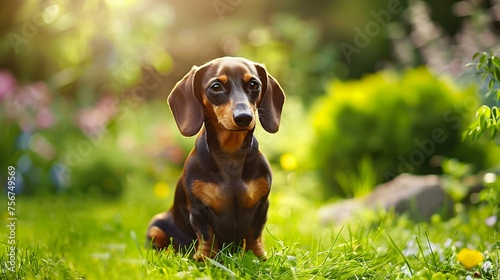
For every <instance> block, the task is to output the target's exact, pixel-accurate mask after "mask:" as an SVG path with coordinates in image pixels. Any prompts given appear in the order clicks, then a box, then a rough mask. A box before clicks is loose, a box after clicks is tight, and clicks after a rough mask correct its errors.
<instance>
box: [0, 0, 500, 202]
mask: <svg viewBox="0 0 500 280" xmlns="http://www.w3.org/2000/svg"><path fill="white" fill-rule="evenodd" d="M495 9H498V3H496V2H494V1H487V0H484V1H469V0H464V1H454V0H443V1H437V2H436V1H432V0H427V1H422V0H410V1H397V0H379V1H371V0H353V1H339V0H336V1H326V0H321V1H317V2H315V5H311V4H310V3H308V2H305V1H300V0H291V1H264V0H256V1H201V2H200V1H181V0H170V1H161V0H146V1H138V0H123V1H117V0H92V1H69V0H45V1H36V0H23V1H3V2H1V3H0V103H1V104H0V117H1V118H2V123H0V133H1V134H0V144H1V146H0V156H1V157H2V162H1V163H0V169H1V170H5V169H6V166H8V165H13V166H15V167H16V168H17V169H18V170H19V171H20V172H18V174H19V178H18V182H19V188H18V191H19V192H25V193H32V194H38V193H47V192H49V193H52V192H60V191H67V190H71V191H75V192H90V193H102V194H109V195H111V196H119V195H120V194H121V192H122V191H123V188H126V187H127V186H138V185H140V184H156V183H158V182H166V183H168V184H173V183H175V179H173V178H176V177H177V173H176V171H178V168H179V167H180V166H181V165H182V160H183V157H184V156H185V153H186V152H187V151H188V150H189V149H190V148H191V143H192V139H183V138H181V137H179V134H178V132H177V128H176V126H175V125H174V124H173V123H172V121H171V116H170V114H169V113H168V109H167V107H166V105H165V102H164V100H165V98H166V95H167V93H168V91H169V90H170V89H171V88H172V86H173V85H174V83H175V82H176V81H178V80H179V79H180V78H181V77H182V76H183V75H184V74H185V73H186V72H187V71H188V70H189V69H190V68H191V67H192V65H200V64H202V63H204V62H206V61H208V60H210V59H212V58H215V57H219V56H223V55H233V56H245V57H248V58H249V59H251V60H255V61H258V62H261V63H265V64H266V66H267V68H268V70H269V72H270V73H271V74H272V75H273V76H275V77H276V78H277V79H278V81H280V83H281V85H282V86H283V88H284V89H285V92H286V94H287V97H288V99H287V103H286V105H285V111H284V116H283V122H282V125H281V130H280V133H278V134H277V135H272V136H270V135H268V134H267V133H265V132H262V131H257V135H258V139H259V141H260V142H261V144H262V145H261V147H262V149H263V150H264V152H265V153H266V155H268V156H269V159H270V161H271V163H272V164H274V165H276V166H278V163H279V164H280V165H281V167H282V168H283V169H284V170H285V171H286V172H287V174H288V175H289V176H295V175H296V174H297V171H299V170H300V171H307V172H308V173H307V176H309V177H310V179H311V180H312V181H314V180H315V178H316V177H315V176H316V175H315V174H314V172H315V171H314V169H305V168H303V167H305V166H306V165H308V163H311V162H314V161H317V158H318V159H319V160H320V161H318V163H319V166H321V165H323V166H324V164H326V163H325V161H326V160H325V159H322V158H327V157H328V154H330V153H331V154H339V155H341V154H343V153H347V151H351V152H352V151H354V150H356V149H357V150H358V151H357V152H354V153H355V154H356V156H355V157H353V158H351V159H348V160H346V161H350V162H352V164H343V163H342V164H340V163H341V162H343V161H344V160H345V159H342V160H340V161H339V162H338V163H335V164H334V165H335V166H336V165H337V164H340V165H339V169H336V168H334V169H332V170H337V171H338V172H337V171H335V172H333V173H332V172H330V171H329V170H323V171H322V172H326V173H331V174H335V175H334V176H333V177H339V176H340V177H342V176H343V178H344V180H343V181H344V182H345V183H344V185H346V186H348V187H346V188H345V192H346V193H347V192H349V191H350V192H351V193H352V194H351V195H354V193H358V192H359V193H363V192H365V191H366V190H367V189H369V188H370V185H372V183H371V182H372V181H374V182H378V181H380V180H381V178H380V176H382V178H383V174H382V175H380V174H378V173H375V172H374V173H373V176H374V177H377V176H378V179H376V178H372V172H371V168H370V167H369V165H370V164H367V162H369V161H371V162H372V164H373V166H374V169H373V170H378V169H379V168H387V167H384V164H385V163H384V162H385V161H382V165H380V164H379V158H380V156H381V153H385V152H386V150H390V151H389V152H391V150H392V149H393V148H394V147H396V148H395V150H397V151H400V150H401V149H399V148H398V147H399V146H401V147H405V146H411V145H412V144H413V142H412V141H413V140H414V139H415V138H411V137H413V136H414V135H426V134H425V133H428V131H422V132H421V133H422V134H418V133H415V132H414V131H413V130H419V129H420V128H419V127H414V126H413V125H412V123H414V122H417V121H416V120H415V119H414V118H416V117H421V116H420V114H418V113H415V116H410V117H409V118H408V120H406V121H405V122H406V123H401V124H400V125H401V127H404V126H405V125H409V126H410V127H412V128H411V129H410V128H408V127H406V128H404V129H403V130H401V132H399V130H398V131H396V130H394V132H395V133H396V134H401V135H403V134H404V133H405V131H407V130H412V133H410V134H408V136H407V137H402V136H400V135H398V137H397V139H398V141H399V140H402V141H405V142H402V143H399V142H398V143H397V144H395V143H396V140H394V141H393V142H392V141H391V142H389V143H388V144H387V147H385V148H384V149H385V150H384V149H382V150H379V151H378V152H371V153H366V147H367V145H366V144H367V143H365V142H363V141H359V140H356V141H355V142H352V143H351V144H349V145H347V144H346V145H347V146H348V147H349V149H348V150H345V151H344V150H342V149H343V147H344V146H342V145H340V146H338V147H339V149H338V148H337V145H336V144H335V145H333V146H328V145H327V147H324V148H317V149H318V150H317V151H318V152H321V153H319V154H318V155H316V154H310V153H309V152H308V151H309V150H310V146H311V145H315V146H317V145H319V143H318V139H319V138H318V136H314V135H313V131H312V130H313V128H312V127H311V124H310V122H309V119H308V118H307V116H308V115H310V114H315V113H314V112H313V113H310V112H309V111H310V110H311V104H315V103H317V102H316V99H317V98H320V100H322V102H331V101H335V100H334V99H332V97H326V98H322V96H323V95H324V94H325V92H328V95H330V94H331V92H332V89H331V87H330V86H329V84H330V81H332V80H334V79H341V80H345V79H350V78H359V77H361V76H363V75H364V74H365V73H371V72H377V71H380V70H382V69H387V68H393V69H402V68H406V67H409V68H413V67H415V66H418V65H421V64H426V65H427V66H428V67H429V68H430V69H432V71H433V72H442V71H446V72H448V73H451V74H452V75H455V76H458V75H459V74H460V73H461V71H462V65H463V64H464V63H463V60H464V59H465V58H466V57H470V56H471V55H469V54H472V53H474V52H477V51H478V50H482V49H486V48H492V47H493V46H495V45H498V42H499V36H497V35H498V22H497V21H495V20H496V18H495V16H494V13H493V11H495ZM384 73H388V72H384ZM378 75H379V76H380V75H382V76H383V75H386V74H378ZM376 76H377V75H376ZM339 83H340V82H339ZM350 83H351V82H346V84H350ZM374 83H378V81H376V79H375V81H374ZM374 86H376V85H374ZM411 86H413V85H411ZM366 88H367V89H369V88H371V86H369V85H367V86H366ZM363 90H365V89H363ZM408 90H409V91H412V92H413V89H408ZM335 91H337V90H336V89H335ZM368 95H369V94H368ZM429 96H430V93H429ZM438 96H439V95H437V96H435V97H434V96H433V97H430V99H433V100H437V99H438ZM344 98H347V97H344ZM363 98H364V97H363V95H360V97H359V99H356V102H358V103H359V105H358V106H362V105H363V104H366V103H367V101H366V100H363ZM156 100H162V104H161V105H157V103H156ZM405 100H406V99H405ZM373 102H375V103H376V102H377V101H373V100H371V101H370V102H369V103H373ZM387 102H389V103H390V104H385V103H380V104H379V105H380V106H381V107H377V109H378V110H380V111H381V112H380V114H381V115H385V114H386V113H387V112H388V110H390V108H392V107H391V106H392V105H393V104H392V103H391V101H387ZM394 102H396V101H394ZM401 102H403V101H401ZM410 103H411V102H410ZM437 103H438V104H441V102H437ZM431 105H433V104H431ZM325 106H326V107H328V106H336V105H335V104H330V105H328V104H325ZM353 106H354V105H353ZM384 106H389V107H387V108H386V107H384ZM408 106H410V107H411V106H412V104H409V105H408ZM355 107H356V106H355ZM368 107H370V106H368ZM370 108H372V109H373V110H375V106H373V107H370ZM421 109H422V110H424V109H423V108H414V109H412V110H415V111H418V110H421ZM435 109H436V110H438V109H439V108H437V107H436V108H435ZM314 110H317V109H314ZM396 111H397V110H396ZM146 112H147V113H146ZM424 112H425V113H426V112H427V111H424ZM371 113H373V112H371ZM425 113H422V115H424V117H425V118H424V120H426V119H427V117H428V116H426V115H425ZM141 114H142V115H141ZM373 114H375V113H373ZM453 114H455V113H454V112H453ZM138 115H141V116H138ZM339 117H343V115H342V116H339ZM451 117H453V116H451ZM135 119H142V122H141V123H135ZM403 119H404V118H403ZM323 120H324V125H323V126H324V127H325V129H326V127H327V126H328V125H330V124H331V125H334V124H335V122H336V121H339V122H350V121H352V122H353V123H354V122H355V121H356V120H357V119H356V118H353V119H352V120H334V119H328V118H327V117H325V118H323ZM424 120H423V121H424ZM385 121H389V123H388V124H385V123H381V124H380V125H381V126H385V127H386V128H384V130H389V127H390V126H391V125H392V123H391V120H390V118H389V117H387V116H385V117H380V118H379V119H377V122H385ZM450 121H451V124H454V120H450ZM362 125H365V124H362ZM427 125H428V126H426V127H431V126H432V125H441V124H440V123H429V124H427ZM141 126H144V127H154V129H153V128H152V129H153V130H155V129H157V131H156V130H155V131H150V130H148V129H147V128H140V127H141ZM315 126H316V125H315ZM352 128H353V130H351V127H350V126H349V127H347V130H348V133H354V132H355V131H354V128H355V126H352ZM438 128H440V127H439V126H438ZM330 129H331V131H332V132H331V134H332V135H333V134H336V133H338V132H337V131H338V129H339V128H337V127H335V126H332V127H330ZM343 129H344V130H345V129H346V127H343ZM160 131H161V132H160ZM325 133H326V132H325ZM377 133H378V132H377ZM326 134H328V133H326ZM124 135H126V136H124ZM312 136H314V137H312ZM426 137H428V135H427V136H426ZM124 139H134V140H131V141H128V140H124ZM290 139H294V140H295V141H290ZM352 139H353V138H350V140H349V141H351V140H352ZM344 141H347V140H344ZM384 141H386V140H385V139H384ZM387 141H388V140H387ZM124 143H125V144H124ZM127 143H128V144H127ZM130 143H134V144H130ZM327 143H328V142H327ZM385 143H387V142H385ZM408 143H410V144H408ZM368 144H369V146H370V149H371V150H370V151H372V150H373V149H377V147H380V145H381V144H380V143H379V144H374V143H373V142H369V143H368ZM322 145H324V144H322ZM373 145H375V146H376V147H375V148H374V147H373ZM471 145H472V144H471ZM130 146H133V147H134V148H132V149H131V148H130ZM485 149H486V148H485ZM145 151H155V152H154V153H152V154H151V153H149V152H145ZM472 151H475V150H474V149H472ZM468 152H470V151H469V150H467V149H464V150H463V151H461V152H460V153H462V154H467V153H468ZM392 154H395V152H394V151H392ZM388 155H389V154H388ZM463 158H464V159H465V160H467V159H468V158H469V157H468V156H464V157H463ZM361 159H365V160H364V161H360V162H361V163H360V164H358V163H356V160H361ZM393 160H394V159H393ZM476 161H481V160H480V159H477V160H476ZM389 162H390V160H389ZM311 166H314V164H311V165H309V168H310V167H311ZM480 166H482V165H476V167H478V168H479V167H480ZM431 169H432V168H431ZM340 170H341V171H340ZM384 171H390V172H394V173H397V172H396V171H393V170H388V169H384ZM419 171H421V172H424V170H419ZM339 172H340V173H339ZM360 172H361V173H364V174H365V175H366V178H365V177H364V176H363V178H360V179H356V176H357V175H359V174H360ZM4 176H5V174H4V173H2V174H0V181H4ZM171 177H172V178H171ZM172 181H174V182H172ZM96 186H97V187H96ZM348 190H349V191H348Z"/></svg>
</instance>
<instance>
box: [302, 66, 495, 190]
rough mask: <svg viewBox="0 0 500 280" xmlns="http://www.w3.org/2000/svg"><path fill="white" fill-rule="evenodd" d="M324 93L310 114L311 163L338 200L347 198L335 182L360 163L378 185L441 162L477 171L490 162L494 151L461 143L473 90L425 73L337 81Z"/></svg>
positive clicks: (474, 103)
mask: <svg viewBox="0 0 500 280" xmlns="http://www.w3.org/2000/svg"><path fill="white" fill-rule="evenodd" d="M327 92H328V93H327V95H326V96H325V97H323V98H321V99H320V100H318V102H317V103H316V106H315V107H314V108H313V110H312V118H313V120H312V121H313V130H314V133H315V134H314V136H313V137H314V140H313V144H312V146H311V152H312V153H311V156H310V158H311V160H312V162H311V167H313V168H315V169H317V170H318V171H319V173H320V175H321V177H322V179H323V181H324V183H325V185H326V186H329V189H331V190H332V191H333V192H334V193H335V194H343V193H344V194H345V192H343V191H341V188H339V186H338V184H339V183H340V182H339V180H338V179H339V178H341V177H342V176H343V174H345V173H352V172H356V170H357V167H358V166H359V162H360V161H361V160H362V159H363V158H368V159H371V160H372V161H373V168H374V171H375V175H376V176H377V180H376V182H378V183H379V182H383V181H386V180H388V179H391V178H393V177H395V176H396V175H398V174H400V173H406V172H409V173H415V174H428V173H440V172H441V170H440V167H439V166H440V158H442V156H444V157H450V158H458V159H460V160H461V161H464V162H470V163H472V164H473V165H474V166H475V167H476V168H484V167H485V166H486V165H488V162H489V158H493V157H492V153H491V151H489V152H488V153H486V150H487V149H489V148H490V147H491V146H488V145H485V144H484V143H481V144H479V143H475V144H474V143H462V142H461V141H460V139H461V133H462V131H463V128H464V127H465V125H466V124H467V123H469V122H470V119H471V118H472V117H473V114H474V112H473V111H474V109H475V108H476V106H477V98H476V97H475V89H474V88H473V87H467V88H463V89H461V88H458V87H457V86H455V85H454V84H453V83H451V82H450V81H449V80H447V79H446V78H442V77H436V76H434V75H433V74H431V73H430V72H429V71H428V70H427V69H426V68H418V69H413V70H408V71H406V72H405V73H404V74H403V75H397V74H395V73H393V72H380V73H377V74H373V75H370V76H367V77H365V78H363V79H361V80H357V81H347V82H341V81H334V82H332V83H331V84H330V85H329V87H328V89H327ZM358 175H359V174H358Z"/></svg>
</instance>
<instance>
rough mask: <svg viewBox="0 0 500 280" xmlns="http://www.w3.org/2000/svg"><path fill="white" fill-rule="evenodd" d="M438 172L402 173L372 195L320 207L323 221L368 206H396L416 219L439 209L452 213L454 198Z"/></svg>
mask: <svg viewBox="0 0 500 280" xmlns="http://www.w3.org/2000/svg"><path fill="white" fill-rule="evenodd" d="M442 184H443V182H442V181H441V179H440V177H439V176H437V175H425V176H419V175H410V174H402V175H399V176H398V177H396V178H395V179H393V180H391V181H389V182H387V183H384V184H381V185H379V186H377V187H376V188H375V189H374V191H373V192H371V193H370V194H369V195H367V196H364V197H361V198H352V199H345V200H342V201H340V202H336V203H333V204H330V205H326V206H323V207H321V208H320V209H319V218H320V220H321V221H322V222H323V223H343V222H345V221H348V220H351V219H354V218H355V217H356V215H357V214H358V213H361V212H362V211H366V210H367V209H368V210H374V211H376V210H378V209H385V210H391V209H394V211H395V212H397V213H399V214H402V213H408V214H409V215H410V217H412V218H414V219H427V220H428V219H429V218H430V217H431V216H432V215H433V214H435V213H451V209H452V206H453V202H452V200H451V198H449V196H448V195H447V194H446V193H445V191H444V190H443V188H442Z"/></svg>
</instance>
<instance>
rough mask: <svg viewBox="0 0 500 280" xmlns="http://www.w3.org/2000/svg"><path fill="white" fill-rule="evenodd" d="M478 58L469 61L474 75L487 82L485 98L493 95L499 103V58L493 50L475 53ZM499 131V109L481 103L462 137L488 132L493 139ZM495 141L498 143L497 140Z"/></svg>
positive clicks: (471, 136) (478, 135)
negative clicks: (473, 67) (473, 69)
mask: <svg viewBox="0 0 500 280" xmlns="http://www.w3.org/2000/svg"><path fill="white" fill-rule="evenodd" d="M476 58H477V59H478V62H477V63H469V64H468V65H469V66H475V69H476V73H475V74H476V75H477V76H479V78H480V79H481V82H482V83H485V82H487V84H488V86H487V91H486V94H485V98H488V97H493V98H494V100H495V101H494V102H495V104H496V105H498V104H500V58H499V57H498V56H497V55H495V54H493V52H490V53H486V52H481V53H476V54H475V55H474V57H473V60H474V59H476ZM499 131H500V109H499V108H498V107H497V106H495V105H494V106H491V107H490V106H488V105H483V106H481V107H480V108H479V109H478V110H477V111H476V120H475V121H474V122H472V123H471V124H470V125H469V127H468V128H467V130H466V131H465V132H464V138H468V137H470V138H472V140H474V139H477V138H480V137H481V136H482V135H484V134H486V133H488V132H490V135H489V136H490V137H489V138H490V140H491V141H494V140H496V138H497V135H498V132H499ZM496 143H497V144H498V145H500V142H499V141H498V140H497V141H496Z"/></svg>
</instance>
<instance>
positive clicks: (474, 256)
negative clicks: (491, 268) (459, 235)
mask: <svg viewBox="0 0 500 280" xmlns="http://www.w3.org/2000/svg"><path fill="white" fill-rule="evenodd" d="M457 259H458V261H459V262H460V263H461V264H462V265H463V266H464V267H465V268H467V269H471V268H473V267H474V266H476V265H478V264H479V263H481V262H483V261H484V256H483V254H482V253H481V252H480V251H478V250H471V249H468V248H463V249H462V250H460V252H458V255H457Z"/></svg>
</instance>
